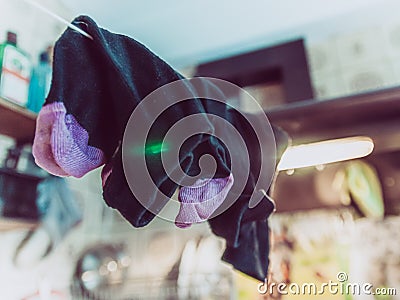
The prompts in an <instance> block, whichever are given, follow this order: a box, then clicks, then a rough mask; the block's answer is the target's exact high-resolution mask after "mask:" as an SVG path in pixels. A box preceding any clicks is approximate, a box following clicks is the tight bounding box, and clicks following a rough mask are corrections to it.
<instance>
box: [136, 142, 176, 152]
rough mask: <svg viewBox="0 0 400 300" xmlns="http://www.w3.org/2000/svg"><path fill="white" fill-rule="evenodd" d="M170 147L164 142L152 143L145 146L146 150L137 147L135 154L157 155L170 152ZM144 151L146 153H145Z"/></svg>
mask: <svg viewBox="0 0 400 300" xmlns="http://www.w3.org/2000/svg"><path fill="white" fill-rule="evenodd" d="M169 149H170V147H169V145H168V144H167V143H165V142H164V143H163V142H152V143H149V144H147V145H146V146H145V148H144V149H143V148H139V147H136V148H135V149H134V154H136V155H143V154H144V155H155V154H160V153H162V152H167V151H169ZM143 150H144V151H143Z"/></svg>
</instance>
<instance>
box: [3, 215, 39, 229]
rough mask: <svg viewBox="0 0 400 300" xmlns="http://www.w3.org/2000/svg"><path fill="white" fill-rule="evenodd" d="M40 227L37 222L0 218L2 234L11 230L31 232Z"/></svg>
mask: <svg viewBox="0 0 400 300" xmlns="http://www.w3.org/2000/svg"><path fill="white" fill-rule="evenodd" d="M38 225H39V223H37V222H30V221H24V220H19V219H9V218H0V232H4V231H11V230H29V229H34V228H36V227H37V226H38Z"/></svg>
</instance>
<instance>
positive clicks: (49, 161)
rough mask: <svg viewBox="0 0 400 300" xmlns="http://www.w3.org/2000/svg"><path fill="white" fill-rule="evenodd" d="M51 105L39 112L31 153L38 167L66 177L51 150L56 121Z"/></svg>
mask: <svg viewBox="0 0 400 300" xmlns="http://www.w3.org/2000/svg"><path fill="white" fill-rule="evenodd" d="M54 110H55V108H53V105H52V104H50V105H46V106H44V107H43V108H42V110H41V111H40V113H39V115H38V117H37V120H36V133H35V139H34V141H33V146H32V153H33V156H34V157H35V162H36V164H37V165H38V166H40V167H42V168H43V169H45V170H46V171H47V172H49V173H50V174H53V175H56V176H68V175H69V174H67V173H66V172H65V171H64V170H63V169H62V168H61V167H60V166H59V165H58V164H57V162H56V161H55V160H54V155H53V151H52V149H51V135H52V131H53V124H54V122H55V119H56V113H55V112H54Z"/></svg>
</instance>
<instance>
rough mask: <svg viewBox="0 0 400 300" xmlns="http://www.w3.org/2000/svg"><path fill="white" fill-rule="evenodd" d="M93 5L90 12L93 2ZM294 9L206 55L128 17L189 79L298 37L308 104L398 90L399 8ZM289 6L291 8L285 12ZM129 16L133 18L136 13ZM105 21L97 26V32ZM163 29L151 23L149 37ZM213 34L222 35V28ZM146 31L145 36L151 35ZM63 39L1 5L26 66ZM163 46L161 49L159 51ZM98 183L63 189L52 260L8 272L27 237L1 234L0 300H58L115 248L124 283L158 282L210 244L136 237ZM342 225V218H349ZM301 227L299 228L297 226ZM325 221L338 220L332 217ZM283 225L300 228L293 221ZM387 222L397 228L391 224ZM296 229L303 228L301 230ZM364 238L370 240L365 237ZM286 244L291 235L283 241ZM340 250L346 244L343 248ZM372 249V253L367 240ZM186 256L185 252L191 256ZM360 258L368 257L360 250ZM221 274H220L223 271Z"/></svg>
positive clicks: (214, 44)
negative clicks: (63, 221) (64, 222)
mask: <svg viewBox="0 0 400 300" xmlns="http://www.w3.org/2000/svg"><path fill="white" fill-rule="evenodd" d="M37 2H38V3H41V4H42V5H43V6H45V7H46V8H48V9H49V10H51V11H52V12H54V13H56V14H58V15H59V16H62V17H63V18H65V19H67V20H71V19H72V18H73V17H75V15H76V14H77V12H79V13H80V12H88V13H90V12H91V11H93V12H94V13H95V12H96V8H94V7H91V6H90V5H89V4H88V3H81V2H82V1H67V0H65V1H60V0H41V1H39V0H38V1H37ZM88 2H89V1H88ZM90 2H91V4H92V5H94V2H93V1H90ZM294 2H295V1H284V2H283V3H282V7H281V8H275V7H274V6H275V5H277V4H274V3H273V2H272V1H266V2H265V4H263V6H262V7H263V8H264V10H265V11H268V15H270V14H273V12H274V9H276V10H277V13H276V15H277V16H278V17H280V19H279V18H278V17H276V18H275V19H272V20H271V24H270V25H269V23H268V18H266V19H263V20H261V19H258V20H257V18H260V13H259V12H258V13H256V12H254V13H255V15H254V16H253V15H249V16H246V15H245V14H244V13H242V14H240V12H236V13H237V16H236V17H237V18H238V19H239V20H240V21H239V22H241V23H246V22H248V23H249V24H247V27H246V28H247V29H248V30H249V32H250V29H254V30H253V31H252V32H251V33H248V32H245V31H244V30H243V32H238V33H237V37H236V39H235V38H234V34H232V32H231V30H230V28H229V24H230V21H227V24H225V26H226V31H227V32H229V34H227V37H226V39H225V40H222V41H218V39H217V38H216V37H215V36H213V35H211V38H210V39H211V42H210V45H208V47H207V45H206V46H203V47H199V49H195V50H193V48H194V47H193V46H190V45H189V46H188V47H187V48H185V45H184V42H185V38H182V37H184V35H183V34H182V35H180V34H178V33H176V34H174V33H171V31H173V29H174V27H171V30H167V32H163V28H161V27H159V28H158V29H159V31H157V32H155V33H154V34H153V35H149V34H148V31H149V30H150V29H149V28H147V29H143V28H145V25H146V24H149V23H151V21H152V20H151V18H153V19H155V18H157V17H159V18H160V23H161V21H162V20H164V18H166V16H165V15H163V14H162V9H158V10H157V11H156V12H155V11H154V10H153V11H152V13H149V15H148V16H147V15H146V8H149V7H152V6H153V5H155V4H143V7H141V5H142V3H139V2H135V5H132V9H135V10H136V9H142V11H143V13H142V14H143V16H142V19H141V20H138V21H137V22H139V23H140V22H142V23H140V24H141V26H137V27H136V28H137V32H135V36H137V37H138V39H139V40H141V41H142V42H144V43H147V44H148V45H149V46H150V48H151V49H152V50H154V51H155V52H157V53H158V54H159V55H160V56H161V57H164V58H165V59H166V60H167V61H168V62H170V63H171V64H172V65H173V66H175V67H176V68H177V69H178V70H180V71H181V72H183V73H184V74H185V75H188V76H190V75H192V74H194V72H195V70H196V65H197V64H199V63H204V62H207V61H209V60H213V59H217V58H221V57H225V56H229V55H233V54H237V53H240V52H244V51H248V50H253V49H257V48H261V47H268V46H273V45H276V44H279V43H282V42H285V41H290V40H293V39H296V38H299V37H301V38H303V39H304V40H305V45H306V51H307V58H308V62H309V68H310V74H311V79H312V86H313V89H314V94H315V98H316V99H317V100H320V101H323V100H325V99H330V98H335V97H342V96H347V95H352V94H355V93H362V92H368V91H371V90H377V89H383V88H388V87H394V86H399V85H400V18H399V17H398V11H399V9H400V3H399V2H398V1H335V2H334V3H329V4H328V3H327V2H325V1H324V3H323V4H322V3H318V2H321V1H302V2H301V3H303V2H304V4H301V5H299V4H294ZM118 4H121V5H123V4H124V5H126V3H125V2H124V1H120V2H119V3H118ZM251 4H252V2H250V3H249V6H251ZM291 4H292V5H293V6H294V8H291V6H290V5H291ZM96 5H97V4H96ZM105 5H107V6H111V7H109V8H107V10H108V11H111V10H112V9H114V8H115V9H117V8H118V7H119V6H118V5H116V6H114V5H111V4H105V3H99V4H98V6H99V7H101V6H105ZM186 5H188V4H185V5H183V6H182V7H183V8H181V9H180V10H179V9H178V10H177V11H178V12H175V13H176V14H180V15H181V16H182V19H181V20H179V18H176V20H177V21H178V23H182V24H184V23H185V21H187V20H188V16H186V15H185V14H188V15H190V14H193V11H190V13H189V12H188V10H186V11H185V10H184V8H188V7H186ZM196 5H198V4H196ZM212 5H214V3H213V4H210V7H207V8H206V7H205V6H204V8H203V9H204V10H207V12H204V15H205V16H206V15H207V13H209V14H210V15H211V17H212V16H214V14H213V12H209V11H208V10H212ZM215 5H216V8H215V10H218V9H220V11H222V10H221V8H222V7H221V5H222V4H215ZM225 5H228V4H225ZM235 5H236V4H235ZM241 5H242V4H241ZM244 5H247V4H244ZM147 6H148V7H147ZM300 6H301V7H300ZM97 9H100V8H97ZM251 11H252V10H251V9H250V8H247V9H246V10H245V12H249V13H250V12H251ZM167 12H168V11H167ZM126 13H127V12H125V14H126ZM229 13H232V11H229ZM112 14H114V15H117V14H118V13H117V11H116V12H113V13H112ZM132 14H133V15H134V16H136V15H137V14H138V12H135V13H132ZM172 15H173V14H172ZM228 15H229V14H228ZM190 17H192V18H193V22H194V23H195V22H196V20H198V19H199V18H201V17H202V16H201V15H200V13H199V14H198V15H197V14H195V15H193V16H190ZM214 17H215V16H214ZM94 18H96V16H94ZM114 18H116V16H114ZM206 18H207V17H206ZM102 20H104V22H103V23H102ZM112 21H113V20H112V18H111V17H109V18H107V17H105V16H104V14H103V15H99V19H98V22H99V23H100V24H101V25H102V26H104V27H107V28H109V29H111V30H115V31H117V30H118V31H120V32H122V33H126V34H130V32H128V30H126V31H123V24H124V23H129V21H130V19H127V20H125V21H124V22H121V23H120V24H118V25H115V26H113V25H112V24H111V22H112ZM219 22H220V23H223V22H224V17H221V20H219ZM160 23H156V25H154V26H153V27H156V26H157V25H160ZM149 26H150V25H149ZM183 26H185V25H183ZM218 26H222V28H223V25H221V24H219V25H218ZM132 27H133V25H130V27H129V28H130V30H131V31H132ZM153 27H151V28H152V30H153V31H155V29H154V28H153ZM250 27H251V28H250ZM219 28H221V27H219ZM64 29H65V26H64V25H63V24H62V23H60V22H58V21H55V20H54V19H53V18H51V17H49V16H48V15H46V14H45V13H43V12H42V11H40V10H39V9H37V8H35V7H34V6H32V5H29V4H27V3H26V2H25V1H22V0H0V39H1V40H5V39H6V32H7V31H13V32H15V33H16V34H17V38H18V47H19V48H20V49H22V50H23V51H25V52H26V53H27V54H28V55H29V58H30V59H31V61H32V64H33V65H36V64H38V57H39V54H40V53H41V52H42V51H43V50H45V49H46V48H47V47H48V46H49V45H52V44H53V43H54V42H55V41H56V40H57V38H58V36H59V35H60V34H61V33H62V32H63V31H64ZM141 29H143V30H141ZM210 30H212V28H211V27H210V28H205V31H207V32H209V31H210ZM168 35H171V36H173V38H172V39H171V40H170V43H168V42H167V41H165V38H166V37H165V36H168ZM194 35H195V33H194ZM200 38H203V42H204V43H205V42H206V40H207V39H206V37H204V36H203V37H200ZM177 39H178V40H179V41H180V43H179V44H178V43H174V41H175V40H177ZM166 43H168V45H166V46H165V44H166ZM189 44H190V43H189ZM163 47H165V48H163ZM196 51H197V52H196ZM0 117H1V116H0ZM13 144H14V141H13V140H12V139H11V138H9V137H6V136H1V138H0V161H3V160H4V159H5V156H6V149H8V148H9V147H11V146H12V145H13ZM99 178H100V176H99V171H94V172H92V173H90V174H88V175H87V176H85V177H84V178H82V179H68V183H69V186H70V188H71V189H72V191H73V194H74V196H75V198H76V199H77V202H78V204H79V205H80V207H81V208H82V211H83V221H82V222H81V224H79V225H78V226H77V227H76V228H74V229H72V230H71V232H69V234H68V235H67V236H66V238H65V239H64V240H63V241H62V242H61V243H60V244H59V245H58V246H57V248H56V249H55V250H54V251H52V253H50V255H48V256H47V257H46V258H45V259H43V260H41V261H40V262H30V261H29V257H28V258H26V259H27V261H28V262H27V263H26V266H29V267H26V266H25V267H16V266H15V265H14V264H13V256H14V254H15V250H16V248H17V246H18V244H19V243H20V242H21V240H22V239H23V238H24V237H25V235H26V231H24V230H17V231H4V232H0V292H1V298H2V299H22V298H23V297H25V296H27V295H29V294H34V293H35V291H37V290H46V289H49V288H50V289H52V290H57V291H64V290H66V289H68V288H69V285H70V284H71V283H70V281H71V278H72V276H73V272H74V270H75V264H76V262H77V259H78V257H79V256H80V254H81V253H82V251H84V250H85V249H87V248H88V247H90V246H92V245H95V244H99V243H100V244H104V243H111V242H113V243H116V244H118V243H122V244H124V245H125V248H124V249H125V250H124V251H125V253H128V254H129V259H130V261H129V265H130V268H129V272H130V274H129V276H128V277H130V278H136V279H140V278H161V277H162V276H164V275H165V274H166V273H168V272H169V271H170V270H171V268H172V266H173V264H174V263H175V262H176V261H177V260H178V258H179V256H180V255H181V254H182V251H183V250H184V249H190V247H189V246H187V245H188V244H187V242H188V241H190V240H193V239H199V238H200V237H202V236H208V235H209V229H208V228H207V226H206V225H205V224H202V225H196V226H193V228H191V229H190V230H180V229H177V228H175V226H174V224H171V223H168V222H165V221H163V220H156V221H155V222H153V223H152V224H151V225H150V226H149V227H146V228H143V229H133V228H131V226H129V225H128V224H127V223H126V222H125V221H124V220H123V219H122V218H121V217H120V216H119V214H118V213H116V212H114V211H113V210H111V209H109V208H108V207H106V205H105V204H104V201H103V200H102V195H101V192H102V191H101V183H100V180H99ZM345 215H346V216H348V214H347V213H345ZM299 218H300V219H301V217H299ZM332 218H333V219H335V220H337V217H335V216H333V217H332ZM349 218H350V217H349ZM282 219H284V217H277V218H276V220H275V221H274V222H276V224H278V223H279V222H282ZM322 219H324V217H323V218H322ZM290 222H301V221H299V219H296V220H292V221H290ZM290 222H289V223H290ZM392 222H393V223H395V222H397V224H398V220H395V221H392ZM276 226H278V225H276ZM303 226H305V225H304V224H303ZM278 227H279V226H278ZM317 227H318V226H317ZM365 227H367V225H365ZM357 230H361V229H357ZM365 230H367V231H368V229H365ZM290 234H292V233H290V232H289V235H290ZM353 234H354V233H353ZM352 236H356V235H355V234H354V235H352ZM361 236H363V235H361ZM45 241H46V240H45V239H43V238H41V237H37V241H36V242H34V243H32V244H31V245H29V247H31V248H28V249H27V250H26V251H27V252H30V253H33V252H35V251H39V252H40V251H42V250H41V249H40V248H41V247H42V248H43V247H44V245H45ZM339 242H340V243H347V244H348V243H349V241H348V240H345V241H339ZM209 243H211V244H212V243H214V244H212V245H214V246H213V247H209V248H211V249H213V250H212V251H214V252H212V254H211V256H214V257H217V258H218V259H219V255H220V251H221V245H220V244H219V242H218V241H217V240H216V239H215V241H214V242H209ZM185 245H186V247H185ZM371 245H374V243H373V241H372V238H371ZM354 247H355V246H354ZM186 251H187V252H189V250H186ZM210 251H211V250H210ZM364 251H367V250H365V249H364ZM382 251H383V250H382ZM308 254H309V253H308ZM397 254H398V250H397ZM303 255H305V254H303ZM28 256H29V255H28ZM350 267H351V266H350ZM350 267H349V268H350ZM221 268H222V269H223V267H221ZM391 272H392V273H395V272H394V271H391ZM360 276H361V275H360ZM360 276H359V277H360ZM396 276H397V277H396ZM398 276H399V272H397V273H395V275H393V276H392V279H393V277H396V278H398ZM232 278H234V279H232V280H233V281H234V282H235V283H231V282H229V283H228V284H232V285H233V284H235V286H236V289H237V290H238V291H239V292H238V295H239V296H238V297H239V298H240V297H241V298H242V299H250V298H249V297H253V296H255V295H251V294H249V293H251V292H249V289H248V287H249V285H250V286H251V287H252V284H253V282H252V281H250V280H248V279H244V278H242V277H241V275H238V274H235V275H234V276H233V277H232ZM238 278H240V279H238ZM235 280H236V281H235ZM138 282H139V281H138ZM391 283H392V284H398V283H399V281H396V279H393V280H392V282H391ZM228 289H229V288H228ZM255 292H256V290H255ZM241 293H242V294H241ZM49 299H52V298H49ZM393 299H395V298H393Z"/></svg>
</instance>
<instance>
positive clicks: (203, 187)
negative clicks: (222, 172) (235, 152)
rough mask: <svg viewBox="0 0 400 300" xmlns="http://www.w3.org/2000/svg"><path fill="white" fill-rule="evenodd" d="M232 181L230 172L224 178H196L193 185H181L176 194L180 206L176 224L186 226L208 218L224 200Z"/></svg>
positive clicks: (181, 226)
mask: <svg viewBox="0 0 400 300" xmlns="http://www.w3.org/2000/svg"><path fill="white" fill-rule="evenodd" d="M233 181H234V180H233V175H232V174H231V175H230V176H229V177H226V178H214V179H198V180H197V181H196V183H195V184H194V185H193V186H189V187H182V188H181V189H180V191H179V196H178V199H179V201H180V202H181V207H180V210H179V213H178V215H177V217H176V219H175V224H176V226H178V227H180V228H186V227H190V226H191V224H194V223H201V222H203V221H206V220H208V218H209V217H211V215H212V214H213V213H214V212H215V211H216V210H217V208H218V207H219V206H220V205H221V204H222V202H223V201H224V200H225V198H226V196H227V195H228V193H229V191H230V189H231V187H232V185H233Z"/></svg>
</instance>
